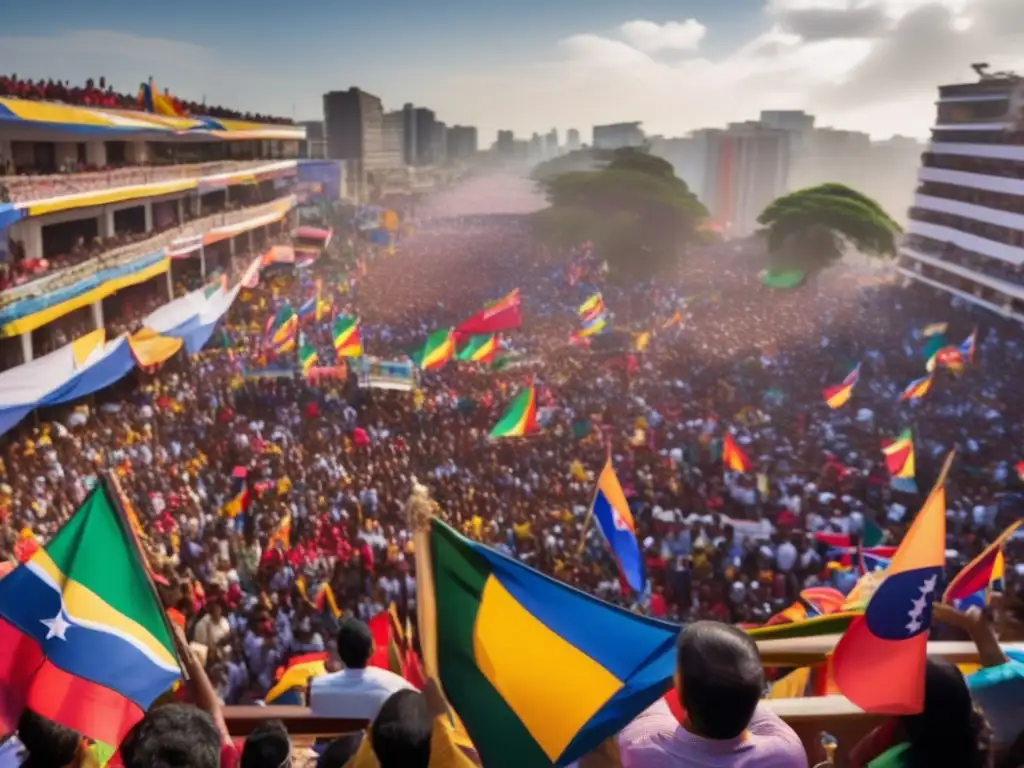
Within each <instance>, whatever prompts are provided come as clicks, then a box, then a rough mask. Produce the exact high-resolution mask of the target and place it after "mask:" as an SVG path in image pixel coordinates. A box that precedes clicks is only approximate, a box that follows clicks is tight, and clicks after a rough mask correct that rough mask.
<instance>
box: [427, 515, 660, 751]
mask: <svg viewBox="0 0 1024 768" xmlns="http://www.w3.org/2000/svg"><path fill="white" fill-rule="evenodd" d="M416 537H417V538H416V547H415V552H416V573H417V578H418V580H419V583H418V584H417V608H418V612H419V619H420V641H421V646H422V648H423V652H424V661H425V663H426V667H427V673H428V674H429V675H431V676H433V677H435V678H436V679H437V680H438V681H439V682H440V684H441V687H442V689H443V690H444V693H445V695H446V697H447V698H448V701H449V702H450V703H451V705H452V706H453V707H454V709H455V711H456V713H457V714H458V716H459V718H461V720H462V723H463V724H464V725H465V727H466V731H467V732H468V734H469V737H470V739H472V741H473V745H474V746H475V747H476V750H477V752H478V753H479V755H480V759H481V763H482V764H483V765H486V766H488V768H523V766H542V765H548V766H550V765H559V766H564V765H569V764H570V763H572V762H573V761H575V760H578V759H579V758H580V757H582V756H584V755H586V754H587V753H589V752H591V751H593V750H594V748H595V747H597V746H598V745H599V744H600V743H601V742H602V741H604V740H605V739H606V738H608V737H609V736H612V735H613V734H615V733H618V731H619V730H621V729H622V727H623V726H624V725H626V723H628V722H630V721H631V720H632V719H633V718H634V717H636V716H637V715H638V714H640V712H642V711H643V710H644V709H646V708H647V707H648V706H650V705H651V704H653V703H654V702H655V701H657V700H658V699H659V698H661V697H662V696H663V695H664V694H665V692H666V691H667V690H668V689H669V687H670V686H671V678H672V674H673V672H674V670H675V642H676V635H677V634H678V632H679V627H678V626H676V625H674V624H668V623H666V622H661V621H656V620H654V619H649V618H646V617H643V616H639V615H637V614H634V613H630V612H629V611H626V610H624V609H621V608H617V607H615V606H612V605H609V604H608V603H604V602H602V601H600V600H598V599H597V598H594V597H591V596H590V595H586V594H584V593H583V592H579V591H577V590H575V589H573V588H572V587H569V586H567V585H565V584H562V583H560V582H558V581H555V580H554V579H551V578H549V577H547V576H545V575H543V574H541V573H539V572H537V571H535V570H533V569H531V568H529V567H527V566H525V565H523V564H522V563H519V562H517V561H516V560H513V559H511V558H508V557H505V556H504V555H500V554H498V553H497V552H495V551H493V550H491V549H488V548H487V547H484V546H483V545H481V544H477V543H475V542H473V541H470V540H469V539H466V538H464V537H462V536H460V535H459V534H458V533H456V532H455V531H454V530H453V529H452V528H449V527H448V526H447V525H445V524H444V523H442V522H440V521H439V520H437V519H432V520H431V521H430V524H429V527H428V528H427V529H426V530H424V531H420V532H418V533H417V534H416Z"/></svg>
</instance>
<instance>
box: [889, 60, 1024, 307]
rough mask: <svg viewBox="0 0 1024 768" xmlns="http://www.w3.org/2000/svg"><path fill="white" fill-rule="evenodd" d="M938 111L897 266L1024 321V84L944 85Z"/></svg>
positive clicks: (1005, 80) (1008, 77) (992, 79)
mask: <svg viewBox="0 0 1024 768" xmlns="http://www.w3.org/2000/svg"><path fill="white" fill-rule="evenodd" d="M937 106H938V109H937V118H936V124H935V127H934V128H933V129H932V140H931V143H930V144H929V145H928V147H927V149H926V151H925V154H924V155H923V157H922V164H921V168H920V171H919V173H918V184H917V192H916V194H915V196H914V203H913V207H912V208H911V210H910V222H909V224H908V225H907V228H906V236H905V237H904V240H903V243H902V245H901V247H900V262H899V270H900V272H901V273H902V274H903V275H904V276H905V277H907V278H909V279H912V280H916V281H918V282H920V283H923V284H925V285H928V286H931V287H932V288H935V289H937V290H939V291H942V292H944V293H946V294H951V295H954V296H959V297H960V298H961V299H963V300H966V301H969V302H972V303H973V304H975V305H977V306H981V307H984V308H986V309H989V310H992V311H993V312H998V313H1000V314H1002V315H1004V316H1006V317H1012V318H1014V319H1016V320H1018V321H1020V322H1024V78H1021V77H1020V76H1018V75H1015V74H1012V73H1000V74H997V75H982V76H981V79H980V80H978V81H977V82H973V83H966V84H957V85H946V86H942V87H940V88H939V100H938V105H937Z"/></svg>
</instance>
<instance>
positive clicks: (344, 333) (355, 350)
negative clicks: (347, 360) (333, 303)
mask: <svg viewBox="0 0 1024 768" xmlns="http://www.w3.org/2000/svg"><path fill="white" fill-rule="evenodd" d="M331 337H332V338H333V339H334V351H335V352H336V353H337V355H338V357H339V358H342V357H361V356H362V354H363V343H362V340H361V339H360V336H359V318H358V317H344V316H339V317H338V318H337V319H336V320H335V321H334V328H333V329H332V330H331Z"/></svg>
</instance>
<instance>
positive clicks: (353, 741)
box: [316, 733, 362, 768]
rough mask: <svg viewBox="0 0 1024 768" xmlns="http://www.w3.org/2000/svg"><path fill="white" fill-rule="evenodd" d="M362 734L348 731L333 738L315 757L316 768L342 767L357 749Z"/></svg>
mask: <svg viewBox="0 0 1024 768" xmlns="http://www.w3.org/2000/svg"><path fill="white" fill-rule="evenodd" d="M361 741H362V736H361V735H360V734H358V733H348V734H345V735H344V736H339V737H338V738H336V739H333V740H332V741H331V742H330V743H329V744H328V745H327V746H326V747H325V748H324V751H323V752H321V753H320V757H318V758H317V761H316V768H344V766H346V765H348V761H349V760H351V759H352V756H353V755H355V753H356V750H358V749H359V743H360V742H361Z"/></svg>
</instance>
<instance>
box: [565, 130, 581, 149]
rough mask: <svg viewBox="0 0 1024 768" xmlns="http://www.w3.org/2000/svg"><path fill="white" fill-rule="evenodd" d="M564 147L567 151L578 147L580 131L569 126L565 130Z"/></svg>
mask: <svg viewBox="0 0 1024 768" xmlns="http://www.w3.org/2000/svg"><path fill="white" fill-rule="evenodd" d="M565 148H566V150H567V151H569V152H574V151H576V150H577V149H579V148H580V132H579V131H577V130H576V129H575V128H570V129H569V130H568V131H566V132H565Z"/></svg>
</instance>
